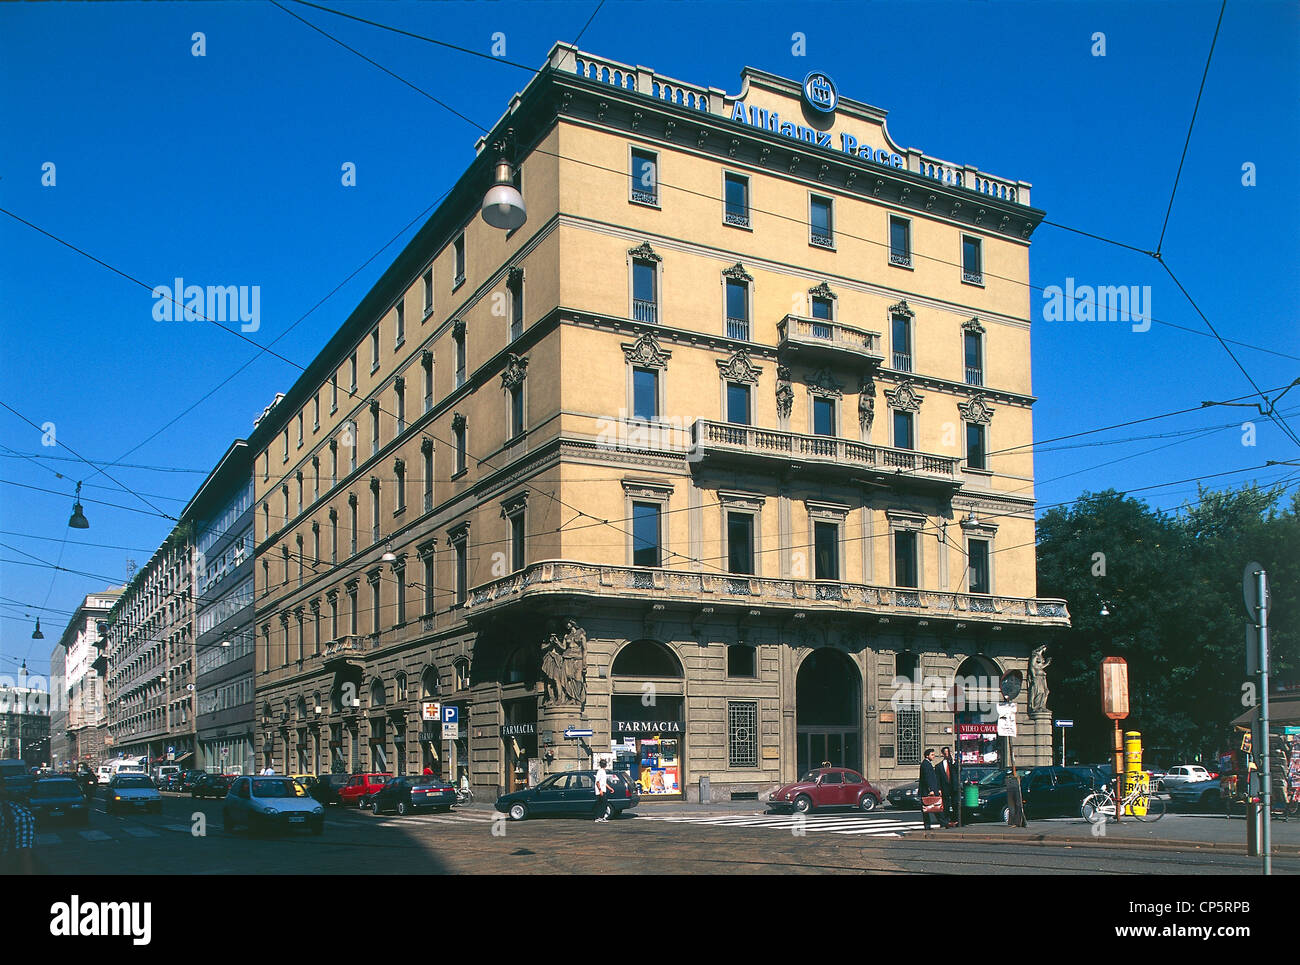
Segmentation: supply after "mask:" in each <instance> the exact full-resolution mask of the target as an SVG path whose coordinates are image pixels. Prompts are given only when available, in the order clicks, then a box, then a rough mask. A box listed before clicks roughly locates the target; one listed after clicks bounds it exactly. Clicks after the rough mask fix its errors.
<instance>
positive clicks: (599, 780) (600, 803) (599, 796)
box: [593, 758, 609, 824]
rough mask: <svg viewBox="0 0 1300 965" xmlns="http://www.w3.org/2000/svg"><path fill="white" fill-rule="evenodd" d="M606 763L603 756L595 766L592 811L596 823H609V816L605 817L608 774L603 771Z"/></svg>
mask: <svg viewBox="0 0 1300 965" xmlns="http://www.w3.org/2000/svg"><path fill="white" fill-rule="evenodd" d="M607 763H608V762H607V761H606V760H605V759H604V758H601V759H600V762H599V766H598V767H597V768H596V810H595V811H594V812H593V813H594V814H595V815H596V822H595V823H596V824H607V823H609V818H607V817H605V808H606V807H608V804H607V803H606V800H607V798H608V797H609V775H608V774H607V773H606V772H605V765H606V764H607Z"/></svg>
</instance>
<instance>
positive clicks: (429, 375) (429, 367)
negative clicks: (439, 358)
mask: <svg viewBox="0 0 1300 965" xmlns="http://www.w3.org/2000/svg"><path fill="white" fill-rule="evenodd" d="M420 367H421V368H423V369H424V411H425V412H431V411H433V353H432V352H425V353H424V355H423V356H421V358H420Z"/></svg>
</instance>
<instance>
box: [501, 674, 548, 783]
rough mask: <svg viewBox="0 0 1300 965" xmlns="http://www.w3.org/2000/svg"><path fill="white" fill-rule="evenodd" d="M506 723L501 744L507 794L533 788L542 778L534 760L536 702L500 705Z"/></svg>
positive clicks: (531, 698)
mask: <svg viewBox="0 0 1300 965" xmlns="http://www.w3.org/2000/svg"><path fill="white" fill-rule="evenodd" d="M501 707H502V710H503V712H504V715H505V723H504V724H503V725H502V726H501V742H502V745H503V749H504V751H505V755H504V756H505V764H506V793H513V792H514V791H521V790H523V789H524V788H527V787H532V786H533V784H534V783H535V782H536V780H537V779H538V778H539V777H540V776H541V771H540V770H539V768H540V760H539V758H538V756H537V698H536V697H525V698H524V699H523V700H507V701H504V702H503V703H502V705H501Z"/></svg>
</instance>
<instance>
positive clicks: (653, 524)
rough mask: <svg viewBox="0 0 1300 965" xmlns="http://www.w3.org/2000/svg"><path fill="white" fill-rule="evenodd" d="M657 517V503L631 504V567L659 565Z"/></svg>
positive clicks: (658, 509) (658, 511) (658, 512)
mask: <svg viewBox="0 0 1300 965" xmlns="http://www.w3.org/2000/svg"><path fill="white" fill-rule="evenodd" d="M659 516H660V507H659V505H658V504H657V503H633V504H632V565H633V566H658V565H659Z"/></svg>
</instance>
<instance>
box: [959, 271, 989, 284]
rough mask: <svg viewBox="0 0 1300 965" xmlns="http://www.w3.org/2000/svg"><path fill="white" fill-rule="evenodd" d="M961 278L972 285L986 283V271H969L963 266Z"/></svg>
mask: <svg viewBox="0 0 1300 965" xmlns="http://www.w3.org/2000/svg"><path fill="white" fill-rule="evenodd" d="M961 280H962V281H966V282H970V283H971V284H972V285H982V284H984V272H982V271H967V270H966V269H965V268H963V269H962V270H961Z"/></svg>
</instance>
